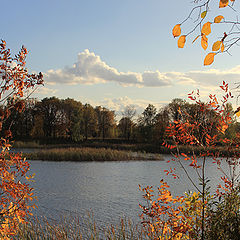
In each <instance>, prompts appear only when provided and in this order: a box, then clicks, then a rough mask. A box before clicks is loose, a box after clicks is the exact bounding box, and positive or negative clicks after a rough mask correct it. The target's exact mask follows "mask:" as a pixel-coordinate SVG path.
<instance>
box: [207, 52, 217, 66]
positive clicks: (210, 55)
mask: <svg viewBox="0 0 240 240" xmlns="http://www.w3.org/2000/svg"><path fill="white" fill-rule="evenodd" d="M215 55H216V53H213V52H212V53H209V54H208V55H207V56H206V57H205V59H204V66H207V65H211V64H212V63H213V61H214V56H215Z"/></svg>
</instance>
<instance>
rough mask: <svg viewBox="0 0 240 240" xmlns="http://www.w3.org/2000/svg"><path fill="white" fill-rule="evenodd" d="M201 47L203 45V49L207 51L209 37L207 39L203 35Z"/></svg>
mask: <svg viewBox="0 0 240 240" xmlns="http://www.w3.org/2000/svg"><path fill="white" fill-rule="evenodd" d="M201 45H202V48H203V49H204V50H206V49H207V47H208V39H207V37H206V36H205V35H202V38H201Z"/></svg>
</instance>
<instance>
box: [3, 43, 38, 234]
mask: <svg viewBox="0 0 240 240" xmlns="http://www.w3.org/2000/svg"><path fill="white" fill-rule="evenodd" d="M26 55H27V49H26V48H25V47H22V48H21V50H20V52H19V53H18V54H17V55H16V56H15V57H12V56H11V52H10V49H7V48H6V42H5V41H3V40H2V41H1V43H0V78H1V83H0V102H1V104H2V105H1V107H0V132H1V140H0V147H1V153H0V238H1V239H11V238H12V236H14V235H15V234H16V232H17V230H18V226H19V224H20V223H24V222H26V218H27V216H28V215H29V214H30V208H31V204H30V201H31V200H32V199H33V192H32V190H33V189H32V188H31V187H30V185H29V184H28V183H27V181H26V178H27V179H30V178H31V177H28V176H27V173H28V170H29V163H28V162H27V161H26V160H25V159H24V158H22V155H21V154H18V153H17V154H14V153H9V148H10V146H11V145H10V144H9V140H10V139H11V138H12V133H11V125H12V120H11V114H12V113H14V112H16V111H18V112H22V111H23V110H24V100H23V98H24V92H25V90H27V89H28V90H30V89H32V88H34V87H35V86H36V85H40V84H42V82H43V80H42V77H43V76H42V74H41V73H39V74H38V75H34V74H29V73H28V71H27V69H26V68H25V58H26Z"/></svg>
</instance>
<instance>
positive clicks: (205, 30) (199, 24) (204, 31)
mask: <svg viewBox="0 0 240 240" xmlns="http://www.w3.org/2000/svg"><path fill="white" fill-rule="evenodd" d="M217 1H218V2H219V8H225V7H230V8H231V9H232V10H233V13H236V11H234V8H233V7H234V2H235V1H234V0H231V1H229V0H217ZM214 2H215V0H202V1H194V4H195V5H196V6H195V7H193V9H192V11H191V12H190V14H189V15H188V17H187V18H186V19H184V21H183V22H182V23H178V24H177V25H175V26H174V28H173V30H172V34H173V36H174V38H176V37H179V36H180V37H179V39H178V47H179V48H183V47H184V46H185V42H186V38H188V37H189V36H190V35H192V34H194V33H195V32H196V31H197V30H198V29H199V33H200V34H198V36H197V37H195V38H194V40H193V43H194V42H195V41H196V39H197V38H198V37H199V36H201V46H202V48H203V49H204V50H206V49H207V48H208V45H209V44H208V38H207V36H208V35H210V34H211V33H212V28H214V25H215V24H219V23H222V24H226V25H228V26H229V24H230V25H232V27H231V28H230V30H229V31H228V32H227V33H226V32H223V35H222V36H219V37H220V38H221V40H220V41H216V42H215V43H214V44H213V47H212V51H215V53H213V52H211V53H208V54H207V55H206V57H205V59H204V65H211V64H212V63H213V62H214V57H215V55H216V54H218V53H222V52H229V50H230V48H231V47H232V46H234V45H236V44H237V43H238V42H239V41H240V31H239V22H238V20H235V19H234V20H226V19H225V18H224V16H222V15H218V16H216V17H215V18H214V19H208V13H210V12H211V10H212V9H213V8H214V7H215V6H214ZM207 19H208V20H209V21H207ZM188 20H193V27H192V29H191V30H190V31H189V32H188V33H186V34H183V35H181V32H182V29H183V25H184V24H185V23H186V22H187V21H188Z"/></svg>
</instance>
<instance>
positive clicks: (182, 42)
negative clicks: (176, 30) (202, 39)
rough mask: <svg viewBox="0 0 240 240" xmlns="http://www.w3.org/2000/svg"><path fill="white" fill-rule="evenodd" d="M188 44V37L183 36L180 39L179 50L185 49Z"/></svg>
mask: <svg viewBox="0 0 240 240" xmlns="http://www.w3.org/2000/svg"><path fill="white" fill-rule="evenodd" d="M185 43H186V35H182V36H181V37H180V38H179V39H178V47H179V48H183V47H184V45H185Z"/></svg>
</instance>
